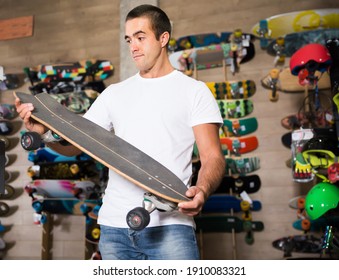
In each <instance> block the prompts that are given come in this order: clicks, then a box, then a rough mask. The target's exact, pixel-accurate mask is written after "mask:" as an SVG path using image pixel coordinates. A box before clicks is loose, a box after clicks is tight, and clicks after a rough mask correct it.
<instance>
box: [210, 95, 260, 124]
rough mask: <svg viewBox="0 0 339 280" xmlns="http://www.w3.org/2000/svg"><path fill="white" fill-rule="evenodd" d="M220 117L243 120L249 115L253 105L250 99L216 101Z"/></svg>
mask: <svg viewBox="0 0 339 280" xmlns="http://www.w3.org/2000/svg"><path fill="white" fill-rule="evenodd" d="M217 103H218V106H219V109H220V113H221V116H222V117H223V118H224V119H225V118H234V119H238V118H243V117H246V116H248V115H250V114H251V113H252V112H253V110H254V105H253V102H252V100H250V99H235V100H217Z"/></svg>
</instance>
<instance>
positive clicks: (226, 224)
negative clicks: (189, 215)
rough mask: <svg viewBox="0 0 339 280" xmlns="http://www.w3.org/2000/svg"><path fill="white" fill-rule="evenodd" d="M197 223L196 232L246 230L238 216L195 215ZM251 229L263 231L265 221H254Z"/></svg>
mask: <svg viewBox="0 0 339 280" xmlns="http://www.w3.org/2000/svg"><path fill="white" fill-rule="evenodd" d="M194 220H195V223H196V232H200V231H202V232H203V233H207V232H233V231H234V232H235V233H239V232H243V231H245V228H244V223H243V221H242V220H241V219H240V218H238V217H236V216H226V215H209V214H208V215H200V216H195V217H194ZM251 229H252V230H253V231H263V230H264V223H263V222H261V221H252V224H251Z"/></svg>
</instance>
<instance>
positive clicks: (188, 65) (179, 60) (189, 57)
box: [169, 43, 255, 75]
mask: <svg viewBox="0 0 339 280" xmlns="http://www.w3.org/2000/svg"><path fill="white" fill-rule="evenodd" d="M254 55H255V49H254V44H253V43H249V46H247V47H244V48H243V51H242V54H241V55H239V56H238V60H239V63H240V64H242V63H245V62H247V61H249V60H251V59H252V58H253V57H254ZM169 60H170V62H171V64H172V66H173V67H174V68H175V69H177V70H179V71H183V72H184V73H186V74H188V75H192V74H193V71H194V69H196V70H203V69H210V68H216V67H221V66H224V65H232V64H233V54H232V49H231V43H221V44H217V45H210V46H206V47H198V48H191V49H187V50H181V51H177V52H173V53H171V54H170V55H169Z"/></svg>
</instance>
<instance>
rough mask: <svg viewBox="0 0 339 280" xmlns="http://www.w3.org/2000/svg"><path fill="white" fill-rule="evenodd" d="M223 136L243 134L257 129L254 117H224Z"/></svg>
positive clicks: (256, 121)
mask: <svg viewBox="0 0 339 280" xmlns="http://www.w3.org/2000/svg"><path fill="white" fill-rule="evenodd" d="M223 128H224V136H225V137H226V136H244V135H247V134H251V133H253V132H255V131H256V130H257V129H258V120H257V118H255V117H251V118H243V119H224V127H223Z"/></svg>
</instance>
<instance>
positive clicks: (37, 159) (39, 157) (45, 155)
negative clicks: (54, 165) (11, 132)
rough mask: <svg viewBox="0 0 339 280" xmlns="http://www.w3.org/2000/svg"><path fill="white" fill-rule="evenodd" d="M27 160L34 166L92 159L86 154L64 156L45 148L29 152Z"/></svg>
mask: <svg viewBox="0 0 339 280" xmlns="http://www.w3.org/2000/svg"><path fill="white" fill-rule="evenodd" d="M27 159H28V160H29V161H31V162H33V163H34V164H40V163H45V162H61V161H78V160H91V159H92V158H91V157H90V156H89V155H87V154H85V153H81V154H80V155H78V156H64V155H62V154H60V153H57V152H55V151H53V150H52V149H51V148H48V147H46V146H43V147H39V148H37V149H35V150H33V151H29V152H28V156H27Z"/></svg>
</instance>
